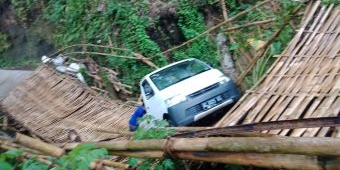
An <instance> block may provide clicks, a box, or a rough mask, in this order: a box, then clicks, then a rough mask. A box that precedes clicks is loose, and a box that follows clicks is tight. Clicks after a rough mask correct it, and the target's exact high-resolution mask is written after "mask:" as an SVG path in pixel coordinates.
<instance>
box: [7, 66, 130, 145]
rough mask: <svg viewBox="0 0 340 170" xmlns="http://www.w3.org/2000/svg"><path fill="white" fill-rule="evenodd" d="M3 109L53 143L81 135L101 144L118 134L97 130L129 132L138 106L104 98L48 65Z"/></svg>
mask: <svg viewBox="0 0 340 170" xmlns="http://www.w3.org/2000/svg"><path fill="white" fill-rule="evenodd" d="M1 104H2V109H3V110H4V111H5V112H6V113H7V114H8V115H9V116H10V117H11V118H13V119H15V120H16V121H17V122H18V123H19V124H21V125H22V126H23V127H25V128H27V129H29V130H30V131H31V132H32V133H33V134H34V135H37V136H39V137H41V138H43V139H45V140H50V141H51V142H70V141H69V134H70V133H73V132H74V131H75V132H76V133H78V135H79V137H80V138H81V140H82V141H92V142H95V141H100V140H104V139H112V138H117V137H119V135H118V134H112V133H110V134H109V133H103V132H98V131H97V130H96V129H108V128H109V129H117V130H126V131H127V130H128V122H127V120H128V119H129V117H130V116H131V114H132V113H133V111H134V109H135V107H133V106H130V105H126V104H124V103H122V102H120V101H110V100H107V99H106V98H104V97H101V96H100V95H99V94H97V93H96V92H94V91H92V90H91V89H90V88H88V87H87V86H85V85H83V84H81V83H80V82H79V81H78V80H76V79H72V78H71V77H70V76H66V75H62V74H59V73H57V72H55V71H54V70H52V69H51V68H50V67H48V66H46V65H41V66H40V67H38V68H37V69H36V70H35V71H34V72H33V73H32V74H31V75H30V76H29V77H28V78H27V79H26V80H25V81H24V82H23V83H22V84H20V85H19V86H18V87H16V88H15V90H13V91H11V92H10V94H9V95H8V96H7V97H6V98H5V99H4V100H3V101H2V103H1Z"/></svg>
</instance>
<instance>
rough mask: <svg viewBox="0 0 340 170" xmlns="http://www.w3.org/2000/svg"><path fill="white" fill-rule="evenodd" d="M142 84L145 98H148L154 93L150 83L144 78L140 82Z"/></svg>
mask: <svg viewBox="0 0 340 170" xmlns="http://www.w3.org/2000/svg"><path fill="white" fill-rule="evenodd" d="M142 86H143V90H144V93H145V97H146V99H150V98H151V97H152V96H153V95H154V94H155V93H154V92H153V90H152V88H151V86H150V84H149V83H148V82H147V81H146V80H144V81H143V83H142Z"/></svg>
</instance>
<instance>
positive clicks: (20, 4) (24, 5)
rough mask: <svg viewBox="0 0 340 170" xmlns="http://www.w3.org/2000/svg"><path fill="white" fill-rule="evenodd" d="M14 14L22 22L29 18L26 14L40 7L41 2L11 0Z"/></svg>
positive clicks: (35, 0)
mask: <svg viewBox="0 0 340 170" xmlns="http://www.w3.org/2000/svg"><path fill="white" fill-rule="evenodd" d="M11 4H12V6H13V7H14V10H15V12H16V15H17V16H18V18H19V19H20V20H22V21H24V23H26V21H27V20H28V19H29V18H28V14H29V13H30V12H34V11H35V10H36V9H40V8H41V7H42V3H41V2H39V1H37V0H11Z"/></svg>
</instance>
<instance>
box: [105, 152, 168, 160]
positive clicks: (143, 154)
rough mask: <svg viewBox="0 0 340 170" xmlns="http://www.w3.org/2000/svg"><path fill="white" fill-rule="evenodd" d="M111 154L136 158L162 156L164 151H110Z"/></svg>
mask: <svg viewBox="0 0 340 170" xmlns="http://www.w3.org/2000/svg"><path fill="white" fill-rule="evenodd" d="M110 153H111V154H112V155H115V156H125V157H137V158H156V159H157V158H163V157H164V156H165V153H164V152H163V151H111V152H110Z"/></svg>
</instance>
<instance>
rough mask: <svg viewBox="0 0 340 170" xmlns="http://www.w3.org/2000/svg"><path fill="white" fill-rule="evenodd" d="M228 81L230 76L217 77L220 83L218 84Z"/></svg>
mask: <svg viewBox="0 0 340 170" xmlns="http://www.w3.org/2000/svg"><path fill="white" fill-rule="evenodd" d="M228 81H230V78H229V77H226V76H221V77H219V83H220V84H224V83H227V82H228Z"/></svg>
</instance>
